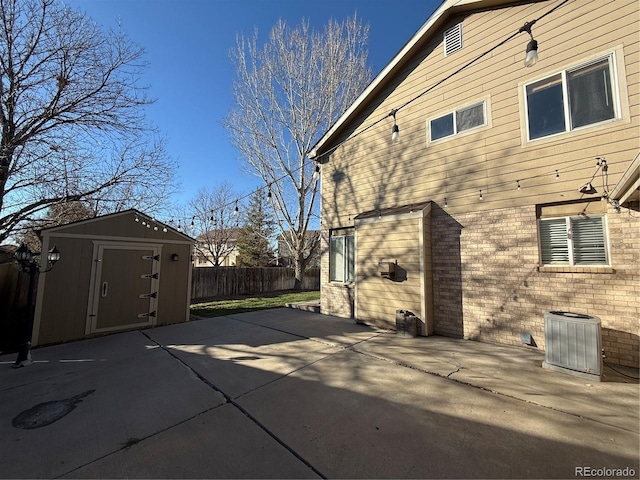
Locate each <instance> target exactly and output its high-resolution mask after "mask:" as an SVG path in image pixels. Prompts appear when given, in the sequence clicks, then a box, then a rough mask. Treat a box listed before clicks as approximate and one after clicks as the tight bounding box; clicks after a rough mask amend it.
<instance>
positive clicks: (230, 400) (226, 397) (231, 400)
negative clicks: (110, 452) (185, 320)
mask: <svg viewBox="0 0 640 480" xmlns="http://www.w3.org/2000/svg"><path fill="white" fill-rule="evenodd" d="M140 333H142V334H143V335H144V336H145V337H147V338H148V339H149V341H151V342H153V343H155V344H156V345H158V347H160V348H161V349H162V350H163V351H164V352H166V353H167V354H169V355H170V356H171V357H172V358H174V359H175V360H176V361H178V363H180V364H181V365H182V366H184V367H185V368H186V369H187V370H189V371H190V372H191V373H192V374H193V375H195V376H196V377H197V378H198V379H199V380H200V381H202V382H203V383H204V384H205V385H207V386H208V387H209V388H211V389H212V390H214V391H215V392H217V393H219V394H220V395H222V397H223V398H224V402H223V403H222V404H221V405H216V406H215V407H212V408H210V409H208V410H205V411H203V412H200V413H198V414H197V415H195V416H194V417H193V418H195V417H197V416H199V415H202V414H203V413H206V412H208V411H209V410H213V409H215V408H218V407H220V406H222V405H224V404H226V403H228V404H230V405H233V406H234V407H235V408H236V409H238V410H239V411H240V412H241V413H242V414H243V415H244V416H245V417H247V418H248V419H249V420H250V421H251V422H252V423H253V424H255V425H256V426H257V427H258V428H259V429H261V430H262V431H263V432H265V433H266V434H267V435H269V437H271V438H272V439H273V440H275V441H276V442H277V443H278V444H279V445H280V446H281V447H283V448H284V449H285V450H287V451H288V452H289V453H290V454H291V455H293V456H294V457H296V458H297V459H298V460H300V461H301V462H302V463H303V464H304V465H305V466H306V467H307V468H309V469H310V470H311V471H312V472H313V473H315V474H316V475H318V476H319V477H320V478H323V479H326V478H327V477H326V476H325V475H323V474H322V473H321V472H320V471H319V470H318V469H317V468H315V467H314V466H313V465H312V464H311V463H310V462H309V461H308V460H306V459H305V458H304V457H302V455H300V454H299V453H298V452H296V451H295V450H294V449H293V448H292V447H290V446H289V445H287V444H286V443H285V442H284V441H283V440H281V439H280V438H279V437H278V436H277V435H276V434H275V433H273V432H272V431H271V430H269V429H268V428H267V427H266V426H265V425H263V424H262V423H261V422H260V421H259V420H258V419H257V418H255V417H254V416H253V415H251V413H249V411H247V410H246V409H245V408H244V407H243V406H242V405H240V404H239V403H238V402H236V401H235V399H234V398H232V397H231V396H230V395H228V394H227V393H226V392H224V391H223V390H221V389H220V388H218V387H216V386H215V385H214V384H213V383H211V382H210V381H209V380H207V379H206V378H204V377H203V376H202V375H200V374H199V373H198V372H196V371H195V370H194V369H193V368H192V367H191V366H190V365H188V364H187V363H186V362H184V361H183V360H182V359H180V358H179V357H178V356H176V355H175V354H174V353H173V352H172V351H171V350H170V349H169V348H167V347H166V346H164V345H162V344H161V343H159V342H157V341H156V340H154V339H153V338H151V337H150V336H149V335H147V334H146V333H145V332H144V331H140ZM301 368H303V367H301ZM280 378H282V377H280ZM188 420H190V419H187V420H184V421H188ZM181 423H184V422H179V423H178V424H176V425H173V426H171V427H168V428H167V429H165V430H168V429H170V428H173V427H174V426H177V425H179V424H181ZM163 431H164V430H163ZM157 433H161V432H157ZM157 433H156V434H157ZM154 435H155V434H154ZM136 440H137V439H136ZM136 443H137V442H136ZM123 448H128V446H127V445H125V446H124V447H123Z"/></svg>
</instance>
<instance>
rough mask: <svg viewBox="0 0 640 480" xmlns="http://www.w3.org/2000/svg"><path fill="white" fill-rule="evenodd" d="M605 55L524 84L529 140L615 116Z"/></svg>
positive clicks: (609, 58)
mask: <svg viewBox="0 0 640 480" xmlns="http://www.w3.org/2000/svg"><path fill="white" fill-rule="evenodd" d="M614 80H615V75H614V58H613V55H609V56H607V57H604V58H600V59H598V60H595V61H593V62H589V63H588V64H584V65H581V66H579V67H576V68H573V69H569V70H564V71H562V72H560V73H557V74H555V75H552V76H550V77H547V78H545V79H543V80H539V81H537V82H534V83H531V84H529V85H526V86H525V98H526V100H525V101H526V109H527V128H528V135H529V140H535V139H536V138H542V137H546V136H549V135H554V134H557V133H562V132H569V131H572V130H574V129H576V128H580V127H584V126H587V125H594V124H597V123H600V122H604V121H607V120H611V119H614V118H619V116H620V114H619V112H618V110H619V109H618V108H617V107H616V105H617V100H618V98H617V93H616V91H615V85H616V83H615V81H614Z"/></svg>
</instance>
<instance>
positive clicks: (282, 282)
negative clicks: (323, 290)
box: [191, 267, 320, 301]
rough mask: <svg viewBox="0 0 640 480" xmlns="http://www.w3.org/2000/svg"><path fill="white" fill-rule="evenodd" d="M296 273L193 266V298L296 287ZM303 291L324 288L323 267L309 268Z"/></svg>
mask: <svg viewBox="0 0 640 480" xmlns="http://www.w3.org/2000/svg"><path fill="white" fill-rule="evenodd" d="M294 283H295V273H294V270H293V269H292V268H283V267H199V268H194V269H193V276H192V280H191V300H192V301H194V300H200V299H205V298H214V297H231V296H235V295H254V294H258V293H270V292H277V291H281V290H292V289H293V286H294ZM302 289H303V290H320V269H319V268H310V269H308V270H307V271H306V272H305V274H304V278H303V280H302Z"/></svg>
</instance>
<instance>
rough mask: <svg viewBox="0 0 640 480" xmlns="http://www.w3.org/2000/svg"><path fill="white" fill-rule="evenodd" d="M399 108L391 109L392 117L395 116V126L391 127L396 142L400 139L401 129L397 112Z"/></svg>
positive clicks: (390, 114)
mask: <svg viewBox="0 0 640 480" xmlns="http://www.w3.org/2000/svg"><path fill="white" fill-rule="evenodd" d="M397 111H398V110H397V109H393V110H391V112H390V113H389V116H390V117H393V128H392V129H391V141H392V142H394V143H396V142H398V140H400V129H399V128H398V124H397V123H396V112H397Z"/></svg>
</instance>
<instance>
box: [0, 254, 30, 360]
mask: <svg viewBox="0 0 640 480" xmlns="http://www.w3.org/2000/svg"><path fill="white" fill-rule="evenodd" d="M28 296H29V274H28V273H23V272H21V271H20V270H19V269H18V267H17V265H16V264H14V263H2V264H0V352H3V351H4V350H5V349H12V348H15V347H17V346H18V345H19V344H20V342H22V341H24V335H25V329H26V327H27V321H28V320H29V319H28V314H29V309H28V305H27V299H28Z"/></svg>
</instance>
